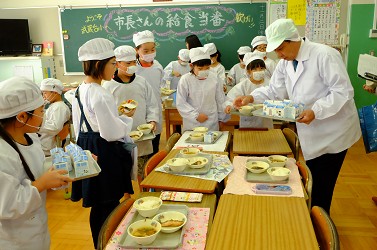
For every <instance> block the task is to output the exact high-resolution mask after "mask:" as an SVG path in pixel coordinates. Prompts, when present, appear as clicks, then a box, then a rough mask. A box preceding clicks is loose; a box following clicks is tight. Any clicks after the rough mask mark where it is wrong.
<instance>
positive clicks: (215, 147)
mask: <svg viewBox="0 0 377 250" xmlns="http://www.w3.org/2000/svg"><path fill="white" fill-rule="evenodd" d="M222 132H223V135H222V136H221V137H220V138H219V139H218V140H217V141H216V142H215V143H213V144H199V143H194V142H192V143H187V142H185V141H186V139H187V138H189V136H190V134H191V133H192V131H186V132H184V133H183V134H182V136H181V138H179V140H178V141H177V143H176V144H175V145H174V147H173V148H174V149H177V148H187V147H196V148H200V149H202V150H204V151H213V152H224V151H225V150H226V143H227V141H228V137H229V131H222Z"/></svg>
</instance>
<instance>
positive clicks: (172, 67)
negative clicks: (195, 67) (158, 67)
mask: <svg viewBox="0 0 377 250" xmlns="http://www.w3.org/2000/svg"><path fill="white" fill-rule="evenodd" d="M190 70H191V68H190V65H189V64H187V65H185V66H182V65H181V64H179V62H178V61H172V62H170V63H169V64H168V65H167V66H166V67H165V69H164V71H165V75H164V80H165V81H170V89H177V86H178V82H179V80H180V79H181V77H182V76H183V75H184V74H186V73H189V72H190ZM173 71H175V72H178V73H179V74H181V76H180V77H176V76H174V75H172V72H173Z"/></svg>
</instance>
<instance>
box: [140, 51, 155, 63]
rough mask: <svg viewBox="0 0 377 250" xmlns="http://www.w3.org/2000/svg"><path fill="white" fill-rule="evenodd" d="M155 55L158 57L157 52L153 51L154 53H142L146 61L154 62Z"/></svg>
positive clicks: (142, 57) (141, 56)
mask: <svg viewBox="0 0 377 250" xmlns="http://www.w3.org/2000/svg"><path fill="white" fill-rule="evenodd" d="M155 57H156V52H153V53H152V54H145V55H140V58H141V59H142V60H143V61H146V62H153V60H154V58H155Z"/></svg>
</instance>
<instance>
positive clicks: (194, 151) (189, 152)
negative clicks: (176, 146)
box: [179, 148, 200, 158]
mask: <svg viewBox="0 0 377 250" xmlns="http://www.w3.org/2000/svg"><path fill="white" fill-rule="evenodd" d="M199 152H200V149H198V148H183V149H181V150H180V151H179V153H180V154H181V155H182V156H183V157H185V158H188V157H194V156H197V155H198V154H199Z"/></svg>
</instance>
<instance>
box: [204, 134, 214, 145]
mask: <svg viewBox="0 0 377 250" xmlns="http://www.w3.org/2000/svg"><path fill="white" fill-rule="evenodd" d="M214 141H215V134H214V133H213V132H207V133H205V134H204V142H206V143H213V142H214Z"/></svg>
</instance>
